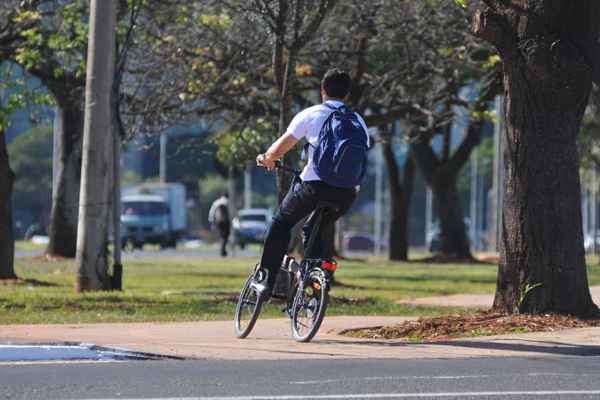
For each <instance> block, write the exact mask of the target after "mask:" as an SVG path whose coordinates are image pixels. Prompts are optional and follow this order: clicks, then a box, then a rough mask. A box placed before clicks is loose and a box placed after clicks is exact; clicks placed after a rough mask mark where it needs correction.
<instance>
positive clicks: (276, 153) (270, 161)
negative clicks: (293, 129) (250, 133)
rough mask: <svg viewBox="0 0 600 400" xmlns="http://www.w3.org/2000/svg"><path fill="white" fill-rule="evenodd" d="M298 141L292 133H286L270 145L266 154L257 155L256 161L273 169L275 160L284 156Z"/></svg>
mask: <svg viewBox="0 0 600 400" xmlns="http://www.w3.org/2000/svg"><path fill="white" fill-rule="evenodd" d="M296 143H298V139H296V138H295V137H294V136H293V135H292V134H291V133H284V134H283V135H281V136H280V137H279V139H277V140H276V141H275V142H274V143H273V144H272V145H271V147H269V149H268V150H267V152H266V153H265V154H259V155H258V157H256V163H257V164H258V165H262V166H263V167H265V168H267V169H268V170H269V171H271V170H273V169H274V168H275V161H277V160H279V159H280V158H281V157H283V156H284V155H285V154H286V153H287V152H288V151H290V150H291V149H292V147H294V146H295V145H296Z"/></svg>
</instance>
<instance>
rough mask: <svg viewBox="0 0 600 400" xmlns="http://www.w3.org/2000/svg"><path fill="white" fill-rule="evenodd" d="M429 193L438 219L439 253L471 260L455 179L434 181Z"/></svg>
mask: <svg viewBox="0 0 600 400" xmlns="http://www.w3.org/2000/svg"><path fill="white" fill-rule="evenodd" d="M431 192H432V194H433V204H434V205H435V207H436V209H437V212H438V218H439V219H440V234H441V242H442V250H441V253H442V254H443V255H444V256H450V257H453V258H458V259H470V258H472V255H471V250H470V246H469V238H468V237H467V227H466V226H465V222H464V212H463V209H462V205H461V204H460V199H459V196H458V190H457V189H456V177H453V178H451V179H448V180H445V179H436V180H435V182H434V183H433V185H432V186H431Z"/></svg>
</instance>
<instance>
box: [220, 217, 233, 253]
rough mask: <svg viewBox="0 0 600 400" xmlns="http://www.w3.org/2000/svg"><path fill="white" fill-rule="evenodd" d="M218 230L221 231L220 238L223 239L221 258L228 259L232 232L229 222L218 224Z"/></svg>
mask: <svg viewBox="0 0 600 400" xmlns="http://www.w3.org/2000/svg"><path fill="white" fill-rule="evenodd" d="M217 230H218V231H219V237H220V238H221V257H226V256H227V241H228V240H229V233H230V231H231V225H230V224H229V221H225V222H221V223H217Z"/></svg>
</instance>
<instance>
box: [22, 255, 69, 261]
mask: <svg viewBox="0 0 600 400" xmlns="http://www.w3.org/2000/svg"><path fill="white" fill-rule="evenodd" d="M29 258H30V259H31V260H33V261H42V262H64V261H73V260H74V259H73V258H67V257H63V256H56V255H51V254H42V255H41V256H35V257H29Z"/></svg>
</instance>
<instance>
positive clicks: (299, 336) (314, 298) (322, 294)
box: [291, 270, 329, 342]
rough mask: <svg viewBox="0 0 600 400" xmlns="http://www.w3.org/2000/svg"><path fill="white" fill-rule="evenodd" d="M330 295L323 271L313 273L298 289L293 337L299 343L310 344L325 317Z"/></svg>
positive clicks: (293, 312)
mask: <svg viewBox="0 0 600 400" xmlns="http://www.w3.org/2000/svg"><path fill="white" fill-rule="evenodd" d="M328 302H329V293H328V288H327V279H326V278H325V274H324V273H323V271H320V270H315V271H312V272H311V273H310V274H309V275H308V278H306V280H305V282H304V285H303V286H302V287H299V288H298V291H297V292H296V296H295V297H294V303H293V306H292V315H291V317H292V318H291V319H292V321H291V323H292V335H293V336H294V339H295V340H296V341H298V342H309V341H310V340H311V339H312V338H313V337H314V336H315V335H316V334H317V331H318V330H319V327H320V326H321V322H323V318H324V317H325V311H326V310H327V304H328Z"/></svg>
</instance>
